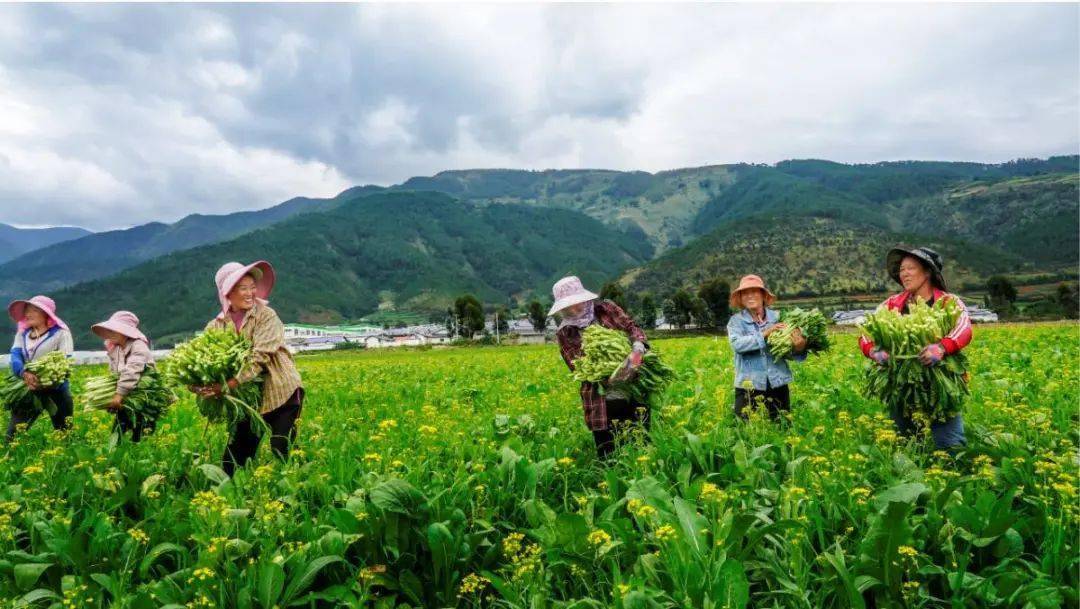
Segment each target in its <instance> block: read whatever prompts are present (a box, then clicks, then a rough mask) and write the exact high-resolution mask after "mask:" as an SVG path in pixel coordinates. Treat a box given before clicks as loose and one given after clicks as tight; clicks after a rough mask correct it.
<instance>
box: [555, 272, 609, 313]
mask: <svg viewBox="0 0 1080 609" xmlns="http://www.w3.org/2000/svg"><path fill="white" fill-rule="evenodd" d="M551 295H552V296H554V297H555V304H553V305H551V310H550V311H548V315H554V314H556V313H558V312H559V311H562V310H563V309H565V308H566V307H570V306H573V305H576V304H580V303H583V302H589V301H590V300H596V299H597V298H600V297H599V296H597V295H596V294H593V293H592V292H590V291H588V290H586V289H585V286H583V285H581V280H580V279H578V278H577V277H575V276H573V275H571V276H569V277H563V278H562V279H560V280H558V281H556V282H555V285H554V286H553V287H552V288H551Z"/></svg>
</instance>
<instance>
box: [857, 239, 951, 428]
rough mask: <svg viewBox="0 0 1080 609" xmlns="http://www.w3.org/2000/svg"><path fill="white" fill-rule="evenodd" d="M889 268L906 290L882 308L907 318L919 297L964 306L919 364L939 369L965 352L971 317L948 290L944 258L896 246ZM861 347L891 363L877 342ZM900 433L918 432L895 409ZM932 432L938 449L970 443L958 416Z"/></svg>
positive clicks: (887, 261)
mask: <svg viewBox="0 0 1080 609" xmlns="http://www.w3.org/2000/svg"><path fill="white" fill-rule="evenodd" d="M885 266H886V268H887V269H888V271H889V276H890V277H892V278H893V281H895V282H896V283H899V284H900V285H901V286H902V287H903V288H904V291H903V292H900V293H899V294H896V295H894V296H891V297H889V298H888V299H886V300H885V302H883V303H881V305H880V306H879V307H878V308H879V309H880V308H881V307H887V308H889V309H892V310H893V311H898V312H899V313H900V314H901V315H907V313H908V303H909V302H911V300H912V299H914V298H916V297H919V298H922V299H923V300H925V301H926V302H927V303H928V304H931V305H932V304H934V303H935V302H937V301H938V300H941V299H946V298H949V299H953V300H954V301H955V302H956V304H957V305H959V306H960V317H959V318H958V319H957V320H956V325H955V326H953V329H952V330H951V331H950V332H949V333H948V334H947V335H946V336H945V338H942V339H941V342H939V343H934V344H932V345H926V346H925V347H924V348H923V350H922V351H921V352H920V353H919V361H921V362H922V363H923V365H924V366H936V365H937V364H940V363H941V360H943V359H945V358H946V357H948V356H950V355H953V354H955V353H959V352H960V350H961V349H963V348H964V347H966V346H967V345H968V343H970V342H971V317H969V316H968V312H967V308H966V307H965V306H964V302H963V301H962V300H960V298H959V297H958V296H956V295H954V294H950V293H948V292H947V291H946V287H945V277H944V276H942V274H941V269H942V267H943V266H944V262H943V261H942V259H941V255H940V254H938V253H937V252H935V251H934V250H932V249H930V248H928V247H918V248H915V249H907V248H903V247H896V248H893V249H891V250H889V254H888V255H887V256H886V258H885ZM859 348H861V349H862V352H863V355H865V356H866V357H868V358H870V359H872V360H874V362H875V363H877V364H878V365H882V366H883V365H885V363H886V362H888V361H889V354H888V353H887V352H885V351H884V350H883V349H878V348H877V347H876V346H875V345H874V343H873V341H871V340H870V339H869V338H867V337H865V336H864V337H861V338H860V339H859ZM889 415H890V416H891V417H892V420H893V422H895V423H896V428H897V430H898V431H899V432H900V433H901V434H903V435H910V434H912V433H913V432H915V431H916V429H915V424H914V422H913V421H912V420H911V419H910V418H909V417H906V416H904V414H903V412H902V411H901V409H895V408H894V410H893V411H892V412H890V413H889ZM930 433H931V435H932V436H933V437H934V445H935V446H936V447H937V448H941V449H946V448H951V447H954V446H962V445H964V444H966V442H965V440H964V419H963V417H962V416H961V415H959V414H958V415H956V416H954V417H952V418H950V419H948V420H946V421H943V422H932V423H931V424H930Z"/></svg>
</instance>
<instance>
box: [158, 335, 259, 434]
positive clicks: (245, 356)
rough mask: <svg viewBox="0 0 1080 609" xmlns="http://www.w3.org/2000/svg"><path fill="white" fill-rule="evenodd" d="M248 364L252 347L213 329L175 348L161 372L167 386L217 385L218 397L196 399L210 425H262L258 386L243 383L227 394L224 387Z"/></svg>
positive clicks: (243, 341)
mask: <svg viewBox="0 0 1080 609" xmlns="http://www.w3.org/2000/svg"><path fill="white" fill-rule="evenodd" d="M250 361H251V343H250V342H248V340H247V339H245V338H244V337H243V336H241V335H240V334H239V333H237V332H233V331H231V330H225V329H212V330H207V331H206V332H203V333H202V334H199V335H198V336H196V337H195V338H193V339H191V340H189V341H187V342H184V343H181V344H179V345H177V346H176V348H175V349H173V351H172V353H171V354H169V357H168V358H166V359H165V360H164V361H163V362H162V363H161V368H162V372H164V373H165V376H166V378H168V379H169V381H170V382H172V383H174V384H176V385H179V386H182V387H191V386H200V387H205V386H209V385H214V384H220V385H221V387H222V389H223V392H222V394H221V397H216V398H204V397H201V396H196V398H195V405H196V406H197V407H198V409H199V412H200V413H202V415H203V416H204V417H206V418H207V420H209V421H210V422H211V423H225V424H226V425H228V426H229V427H230V428H232V427H234V426H235V425H236V424H237V423H238V422H240V421H242V420H244V419H245V418H247V419H250V420H251V421H252V422H253V423H262V417H260V416H259V400H260V398H261V397H262V387H261V385H260V384H259V383H258V382H250V383H243V384H241V385H240V386H238V387H237V388H236V389H235V390H230V389H229V388H228V384H227V383H228V380H229V379H231V378H235V377H236V375H238V374H239V373H240V371H241V370H243V369H244V368H245V367H246V366H247V365H248V363H249V362H250Z"/></svg>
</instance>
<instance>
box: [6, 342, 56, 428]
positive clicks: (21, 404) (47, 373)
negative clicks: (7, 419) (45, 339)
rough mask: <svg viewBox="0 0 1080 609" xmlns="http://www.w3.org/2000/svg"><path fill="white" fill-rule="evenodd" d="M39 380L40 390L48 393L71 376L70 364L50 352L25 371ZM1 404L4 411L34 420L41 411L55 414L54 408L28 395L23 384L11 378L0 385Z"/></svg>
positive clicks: (21, 381)
mask: <svg viewBox="0 0 1080 609" xmlns="http://www.w3.org/2000/svg"><path fill="white" fill-rule="evenodd" d="M24 370H25V371H26V372H32V373H34V375H35V376H37V378H38V383H39V384H40V385H41V388H42V389H51V388H53V387H57V386H59V385H62V384H63V383H64V381H66V380H67V379H68V378H69V377H70V376H71V361H70V360H69V359H68V357H67V356H66V355H64V354H63V353H61V352H59V351H52V352H50V353H48V354H46V355H44V356H42V358H41V359H37V360H34V361H32V362H30V363H28V364H26V367H25V368H24ZM0 404H3V407H4V409H5V410H8V411H10V412H12V413H18V414H21V415H23V416H33V415H35V414H38V413H40V412H42V411H44V412H48V413H49V414H54V413H55V412H56V405H55V404H53V403H52V400H47V399H45V398H44V397H43V396H42V395H41V394H39V393H38V392H35V391H31V390H30V387H28V386H27V385H26V382H25V381H24V380H23V379H22V378H20V377H17V376H14V375H10V376H8V378H7V379H6V380H5V381H4V382H3V383H2V384H0Z"/></svg>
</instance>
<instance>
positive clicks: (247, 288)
mask: <svg viewBox="0 0 1080 609" xmlns="http://www.w3.org/2000/svg"><path fill="white" fill-rule="evenodd" d="M215 281H216V283H217V288H218V302H219V303H220V304H221V312H220V313H218V315H217V316H216V317H215V318H214V319H211V320H210V323H208V324H206V329H207V330H210V329H225V328H232V329H234V330H235V331H236V332H239V333H240V334H242V335H243V336H244V337H245V338H247V339H248V340H249V341H250V342H251V344H252V357H251V364H250V365H249V366H248V367H247V368H246V369H244V370H242V371H241V372H240V374H238V375H236V378H232V379H229V381H228V386H229V387H230V388H234V389H235V388H236V386H237V385H239V384H241V383H248V382H251V381H254V380H256V379H259V378H261V379H262V399H261V401H260V407H259V414H261V415H262V418H263V421H265V422H266V425H267V427H268V428H269V429H270V450H272V451H273V452H274V454H275V455H277V456H278V457H279V458H281V459H284V458H286V457H287V456H288V455H289V445H290V444H291V443H292V442H293V440H294V439H295V438H296V421H297V419H299V418H300V411H301V409H302V408H303V405H304V388H303V387H302V386H301V384H300V373H299V372H298V371H297V370H296V364H294V363H293V359H292V354H290V353H289V350H288V348H286V347H285V325H284V324H282V323H281V319H280V318H279V317H278V315H277V313H275V312H274V310H273V309H271V308H270V306H269V304H268V303H267V302H266V298H267V297H269V295H270V291H271V290H272V289H273V288H274V268H273V267H272V266H270V263H269V262H265V261H263V260H260V261H258V262H254V263H252V264H249V265H246V266H245V265H242V264H240V263H239V262H229V263H227V264H225V265H224V266H222V267H221V268H220V269H218V272H217V275H216V276H215ZM192 389H193V390H194V391H195V393H198V394H199V395H202V396H204V397H216V396H219V395H221V392H222V389H223V388H222V387H221V386H220V385H213V386H210V387H194V388H192ZM259 440H260V437H259V436H258V435H256V434H255V432H254V430H252V429H251V424H250V422H249V421H247V420H244V421H242V422H240V423H239V424H237V426H236V429H235V430H233V434H232V437H231V438H229V445H228V446H227V447H226V448H225V455H224V456H223V457H222V469H224V470H225V473H227V474H229V475H230V476H231V475H232V474H233V471H234V470H235V469H236V467H243V466H244V464H245V463H247V461H248V459H250V458H251V457H254V456H255V451H257V450H258V448H259Z"/></svg>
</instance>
